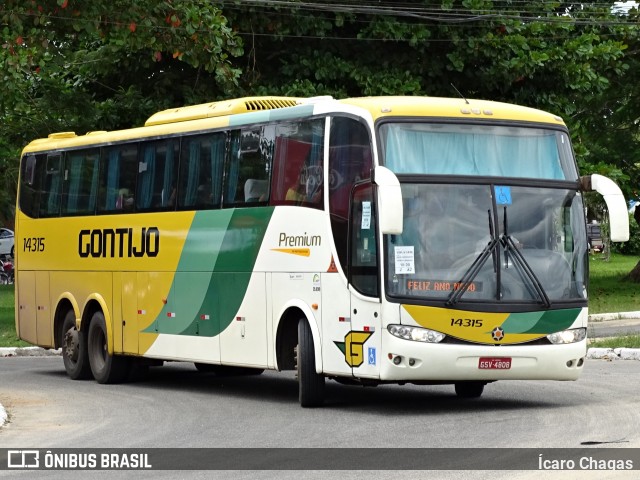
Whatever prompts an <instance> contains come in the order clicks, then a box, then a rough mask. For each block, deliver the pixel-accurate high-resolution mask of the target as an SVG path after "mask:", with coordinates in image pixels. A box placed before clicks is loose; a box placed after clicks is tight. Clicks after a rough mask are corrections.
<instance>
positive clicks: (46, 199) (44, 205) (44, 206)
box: [40, 154, 62, 217]
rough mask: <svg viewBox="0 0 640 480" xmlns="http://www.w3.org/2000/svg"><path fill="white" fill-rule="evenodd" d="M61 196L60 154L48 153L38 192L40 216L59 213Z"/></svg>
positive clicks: (51, 215)
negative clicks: (40, 190) (40, 189)
mask: <svg viewBox="0 0 640 480" xmlns="http://www.w3.org/2000/svg"><path fill="white" fill-rule="evenodd" d="M43 160H44V158H43ZM61 197H62V155H59V154H55V155H48V156H47V160H46V167H45V171H44V179H43V182H42V192H41V193H40V216H41V217H54V216H58V215H60V203H61V202H60V200H61Z"/></svg>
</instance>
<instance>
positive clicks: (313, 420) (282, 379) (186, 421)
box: [0, 357, 640, 479]
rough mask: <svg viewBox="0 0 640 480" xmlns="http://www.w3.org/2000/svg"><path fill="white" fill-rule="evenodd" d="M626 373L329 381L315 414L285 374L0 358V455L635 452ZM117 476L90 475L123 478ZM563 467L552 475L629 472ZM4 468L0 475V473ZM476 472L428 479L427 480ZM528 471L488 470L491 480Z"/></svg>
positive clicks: (614, 368)
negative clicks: (553, 378) (2, 419)
mask: <svg viewBox="0 0 640 480" xmlns="http://www.w3.org/2000/svg"><path fill="white" fill-rule="evenodd" d="M639 375H640V362H637V361H622V360H620V361H613V362H607V361H601V360H588V361H587V363H586V366H585V371H584V373H583V375H582V377H581V379H580V380H579V381H577V382H548V381H541V382H532V381H512V382H498V383H495V384H491V385H488V386H487V387H486V389H485V393H484V395H483V397H482V398H480V399H478V400H472V401H468V400H467V401H465V400H461V399H458V398H457V397H455V394H454V392H453V387H452V386H436V387H426V386H412V385H405V386H395V385H389V386H381V387H377V388H362V387H347V386H342V385H339V384H337V383H335V382H330V383H329V384H328V391H327V393H328V400H327V405H326V406H325V407H324V408H321V409H302V408H300V407H299V406H298V403H297V385H296V380H295V378H294V376H293V374H291V373H275V372H266V373H265V374H263V375H261V376H258V377H235V378H219V377H216V376H214V375H213V374H202V373H198V372H196V370H195V369H194V368H193V366H192V365H190V364H177V363H172V364H168V365H166V366H164V367H161V368H155V369H152V371H151V373H150V375H149V377H148V378H147V379H146V380H144V381H140V382H137V383H128V384H122V385H98V384H97V383H95V382H93V381H72V380H69V379H68V378H67V377H66V375H65V373H64V368H63V366H62V360H61V359H60V358H59V357H40V358H37V357H22V358H20V357H9V358H0V403H2V404H4V406H5V407H6V409H7V411H8V412H9V422H8V423H7V424H6V425H5V426H4V427H3V428H1V429H0V448H12V449H15V448H80V447H95V448H113V447H119V448H120V447H121V448H141V447H146V448H152V447H191V448H197V447H230V448H238V449H242V448H249V447H251V448H263V447H266V448H272V447H285V448H292V447H307V448H322V447H330V448H340V449H344V448H356V447H357V448H385V449H386V448H435V447H442V448H459V449H462V450H460V452H461V454H463V455H464V452H465V451H468V452H473V451H474V450H475V449H477V448H500V449H509V448H512V447H520V448H525V447H530V448H580V447H584V446H588V447H590V448H591V447H592V448H601V447H608V446H613V447H616V448H631V447H633V448H640V427H639V422H638V406H639V402H640V400H639V396H638V387H637V382H636V381H635V379H637V378H639ZM507 451H508V450H507ZM126 473H127V472H101V476H106V477H108V478H130V477H128V476H126V475H125V474H126ZM150 473H151V472H146V474H149V476H148V478H296V479H299V478H333V477H334V476H335V477H338V476H339V477H340V478H367V477H369V476H371V477H372V478H376V479H377V478H403V479H404V478H425V475H424V472H376V473H375V474H370V475H366V476H365V477H363V476H362V475H360V474H361V473H362V472H352V471H346V472H324V474H321V473H318V472H315V473H314V472H260V473H259V474H258V473H256V472H247V471H234V472H226V473H227V474H228V475H225V474H223V473H222V472H188V473H187V472H158V471H155V472H153V475H150ZM338 473H340V475H337V474H338ZM564 473H565V474H564V476H562V477H558V478H633V476H629V477H626V476H625V473H621V472H610V473H612V475H613V474H615V475H614V476H608V473H607V472H598V475H595V476H591V474H593V472H586V473H585V472H580V475H579V476H576V477H572V476H571V475H569V476H567V475H566V473H567V472H564ZM569 473H578V472H569ZM627 473H628V472H627ZM10 474H11V475H10ZM14 474H15V472H8V471H4V472H3V471H0V478H14V477H13V475H14ZM488 474H489V472H443V471H439V472H437V475H436V476H432V478H486V476H487V475H488ZM129 475H131V473H130V472H129ZM535 475H539V474H538V473H537V472H527V471H525V472H513V471H496V472H492V473H491V476H492V478H497V479H500V478H505V479H506V478H539V477H538V476H535ZM621 475H622V476H621ZM74 476H77V478H86V474H85V476H83V472H29V476H28V478H47V479H49V478H61V479H62V478H64V479H68V478H69V477H74ZM136 476H143V477H144V476H145V472H138V473H136ZM25 478H27V477H25ZM545 478H554V477H545Z"/></svg>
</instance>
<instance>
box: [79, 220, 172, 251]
mask: <svg viewBox="0 0 640 480" xmlns="http://www.w3.org/2000/svg"><path fill="white" fill-rule="evenodd" d="M159 252H160V230H158V227H142V229H140V231H138V230H137V229H133V228H116V229H113V228H105V229H94V230H80V234H79V235H78V254H79V255H80V256H81V257H82V258H87V257H94V258H98V257H102V258H106V257H109V258H124V257H144V256H147V257H157V256H158V253H159Z"/></svg>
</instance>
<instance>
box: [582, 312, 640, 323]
mask: <svg viewBox="0 0 640 480" xmlns="http://www.w3.org/2000/svg"><path fill="white" fill-rule="evenodd" d="M636 318H640V312H617V313H593V314H591V315H589V321H590V322H606V321H609V320H633V319H636Z"/></svg>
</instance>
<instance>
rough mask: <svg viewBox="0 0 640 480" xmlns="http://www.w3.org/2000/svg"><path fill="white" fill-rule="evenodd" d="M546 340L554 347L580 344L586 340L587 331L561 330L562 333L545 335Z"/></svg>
mask: <svg viewBox="0 0 640 480" xmlns="http://www.w3.org/2000/svg"><path fill="white" fill-rule="evenodd" d="M547 338H548V339H549V341H550V342H551V343H553V344H554V345H566V344H567V343H576V342H581V341H582V340H584V339H585V338H587V329H586V328H572V329H571V330H563V331H562V332H556V333H552V334H551V335H547Z"/></svg>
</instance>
